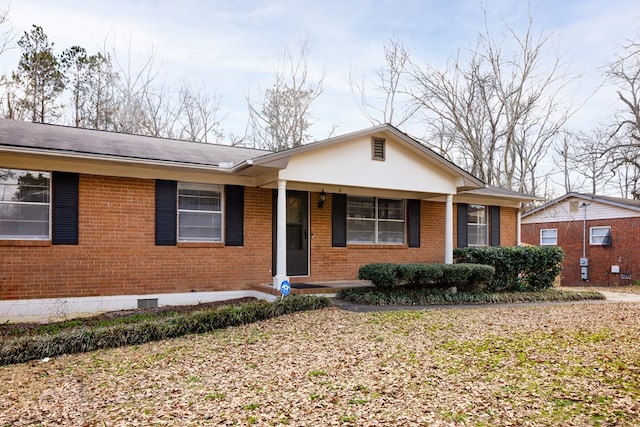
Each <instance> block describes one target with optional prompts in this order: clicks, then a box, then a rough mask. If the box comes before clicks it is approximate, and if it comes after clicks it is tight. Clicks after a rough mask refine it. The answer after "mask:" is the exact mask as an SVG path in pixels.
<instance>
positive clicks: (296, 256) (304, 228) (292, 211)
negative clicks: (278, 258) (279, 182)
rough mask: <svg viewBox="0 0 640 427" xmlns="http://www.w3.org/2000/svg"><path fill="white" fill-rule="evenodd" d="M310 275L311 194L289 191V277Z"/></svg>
mask: <svg viewBox="0 0 640 427" xmlns="http://www.w3.org/2000/svg"><path fill="white" fill-rule="evenodd" d="M308 274H309V193H307V192H305V191H287V276H307V275H308Z"/></svg>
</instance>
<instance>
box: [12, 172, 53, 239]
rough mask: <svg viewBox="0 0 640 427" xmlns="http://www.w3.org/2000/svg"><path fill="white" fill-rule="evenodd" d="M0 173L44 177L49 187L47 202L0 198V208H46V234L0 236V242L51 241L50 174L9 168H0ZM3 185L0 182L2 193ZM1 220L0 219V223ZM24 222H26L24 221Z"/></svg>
mask: <svg viewBox="0 0 640 427" xmlns="http://www.w3.org/2000/svg"><path fill="white" fill-rule="evenodd" d="M0 171H2V172H7V173H12V172H13V173H22V174H27V173H31V174H33V175H40V174H42V175H46V176H47V178H48V179H49V185H48V188H47V200H48V201H47V202H30V201H6V200H2V198H0V206H2V207H3V208H4V207H6V206H9V205H15V206H46V207H47V234H46V235H44V234H42V235H29V234H25V235H20V234H7V235H3V234H0V240H51V172H47V171H36V170H26V169H9V168H0ZM4 184H5V183H4V182H0V191H4V188H2V187H3V185H4ZM6 185H15V184H9V183H6ZM2 210H3V209H0V213H1V212H2ZM2 220H3V218H1V217H0V221H2ZM25 222H26V221H25Z"/></svg>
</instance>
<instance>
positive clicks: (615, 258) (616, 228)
mask: <svg viewBox="0 0 640 427" xmlns="http://www.w3.org/2000/svg"><path fill="white" fill-rule="evenodd" d="M586 226H587V241H586V256H587V258H588V259H589V269H588V272H589V281H588V283H585V282H584V281H583V280H582V279H581V278H580V264H579V262H580V258H581V257H582V242H583V240H582V234H583V222H582V221H571V222H545V223H540V224H522V241H523V242H524V243H527V244H531V245H536V246H537V245H539V244H540V230H541V229H549V228H555V229H557V230H558V246H560V247H561V248H562V249H564V251H565V259H564V262H563V263H562V282H561V283H562V285H563V286H585V285H590V286H615V285H618V284H621V285H628V284H630V283H631V282H632V281H634V280H638V279H640V262H639V261H640V252H638V247H640V218H621V219H598V220H590V221H587V224H586ZM597 226H610V227H611V246H598V245H594V246H591V245H589V227H597ZM612 265H619V266H620V273H621V274H616V273H611V266H612ZM623 274H625V275H627V274H629V275H631V279H623V278H622V275H623Z"/></svg>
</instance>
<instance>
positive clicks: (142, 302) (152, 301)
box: [138, 298, 158, 308]
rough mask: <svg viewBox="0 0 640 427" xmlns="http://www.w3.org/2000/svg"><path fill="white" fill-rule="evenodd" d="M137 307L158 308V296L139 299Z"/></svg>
mask: <svg viewBox="0 0 640 427" xmlns="http://www.w3.org/2000/svg"><path fill="white" fill-rule="evenodd" d="M138 308H158V298H144V299H139V300H138Z"/></svg>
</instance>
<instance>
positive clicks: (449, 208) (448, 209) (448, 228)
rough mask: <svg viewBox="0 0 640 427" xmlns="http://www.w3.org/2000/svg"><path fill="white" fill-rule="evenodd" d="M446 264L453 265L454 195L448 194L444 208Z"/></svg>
mask: <svg viewBox="0 0 640 427" xmlns="http://www.w3.org/2000/svg"><path fill="white" fill-rule="evenodd" d="M444 263H445V264H453V194H447V202H446V204H445V208H444Z"/></svg>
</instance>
